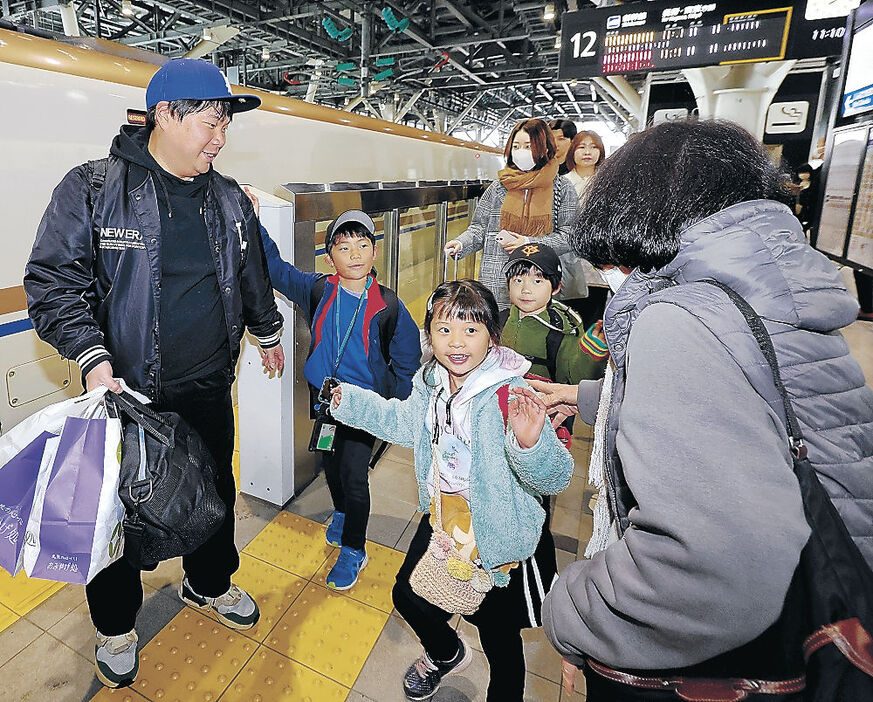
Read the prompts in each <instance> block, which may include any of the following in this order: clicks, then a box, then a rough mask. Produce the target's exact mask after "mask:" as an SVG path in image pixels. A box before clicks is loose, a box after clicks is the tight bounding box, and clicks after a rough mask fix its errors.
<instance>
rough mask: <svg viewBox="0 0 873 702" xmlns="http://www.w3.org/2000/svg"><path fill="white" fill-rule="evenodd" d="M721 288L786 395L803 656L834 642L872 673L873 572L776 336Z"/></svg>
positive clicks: (737, 298)
mask: <svg viewBox="0 0 873 702" xmlns="http://www.w3.org/2000/svg"><path fill="white" fill-rule="evenodd" d="M704 282H706V283H709V284H710V285H714V286H716V287H717V288H720V289H721V290H723V291H724V292H725V293H726V294H727V296H728V297H729V298H730V300H731V302H732V303H733V304H734V305H735V306H736V307H737V309H738V310H739V311H740V312H741V313H742V315H743V317H744V318H745V320H746V322H747V324H748V325H749V328H750V329H751V330H752V334H753V335H754V337H755V340H756V341H757V342H758V346H759V347H760V348H761V352H762V353H763V354H764V358H766V359H767V363H768V364H769V365H770V370H771V372H772V374H773V382H774V384H775V385H776V389H777V390H778V391H779V394H780V395H781V396H782V405H783V407H784V409H785V420H786V423H787V429H788V439H789V444H790V450H791V456H792V459H793V464H794V474H795V475H796V476H797V480H798V482H799V483H800V491H801V496H802V498H803V509H804V512H805V514H806V520H807V522H808V523H809V526H810V529H811V534H810V539H809V541H808V542H807V545H806V546H805V547H804V549H803V552H802V553H801V556H800V565H799V566H798V567H799V568H801V570H802V572H803V579H804V581H805V584H806V587H807V596H808V600H809V601H808V602H807V609H808V612H807V614H808V620H809V631H812V634H810V635H809V636H808V637H807V639H806V640H805V641H804V644H803V653H804V658H805V659H806V660H807V664H808V665H810V664H811V662H810V657H811V656H812V655H813V653H815V652H816V651H818V650H819V649H821V648H822V647H823V646H825V645H827V644H830V643H833V644H834V645H835V646H836V648H837V649H838V650H839V651H840V653H841V654H842V655H843V656H844V657H845V658H846V659H847V660H848V661H849V662H850V663H851V664H852V665H854V666H855V667H856V668H857V669H858V670H860V671H862V672H863V673H865V674H866V675H868V676H871V677H873V637H871V635H870V632H873V572H871V570H870V567H869V566H868V565H867V562H866V561H865V560H864V557H863V556H862V555H861V552H860V551H859V550H858V547H857V546H856V545H855V542H854V541H852V538H851V536H850V535H849V532H848V529H846V525H845V523H844V522H843V520H842V518H841V517H840V515H839V512H837V509H836V507H834V504H833V502H832V501H831V499H830V496H829V495H828V493H827V492H826V491H825V489H824V487H823V486H822V484H821V482H820V481H819V479H818V475H817V474H816V472H815V468H813V466H812V464H811V463H810V462H809V459H808V458H807V449H806V446H805V445H804V443H803V435H802V434H801V431H800V423H799V422H798V421H797V415H796V414H795V413H794V408H793V407H792V405H791V400H790V399H789V397H788V392H787V391H786V390H785V385H784V384H783V382H782V375H781V373H780V372H779V363H778V361H777V359H776V351H775V349H774V348H773V341H772V339H771V338H770V334H769V333H768V332H767V329H766V327H765V326H764V323H763V322H762V321H761V318H760V317H759V316H758V315H757V313H756V312H755V310H753V309H752V307H751V305H749V303H748V302H746V300H745V299H743V297H742V296H740V295H739V294H738V293H736V292H735V291H733V290H732V289H731V288H729V287H728V286H726V285H724V284H722V283H719V282H716V281H711V280H707V281H704Z"/></svg>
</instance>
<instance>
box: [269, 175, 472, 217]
mask: <svg viewBox="0 0 873 702" xmlns="http://www.w3.org/2000/svg"><path fill="white" fill-rule="evenodd" d="M288 185H289V187H285V186H282V185H280V186H279V187H277V188H276V190H275V193H274V194H275V195H276V196H277V197H280V198H282V199H283V200H288V201H289V202H293V203H294V221H295V222H312V221H315V222H320V221H326V220H332V219H335V218H336V217H338V216H339V215H340V214H342V213H343V212H345V211H346V210H363V211H364V212H367V213H370V214H374V213H380V212H390V211H391V210H396V209H402V208H405V207H425V206H427V205H436V204H438V203H441V202H458V201H460V200H471V199H473V198H477V197H479V196H480V195H481V194H482V193H483V192H484V190H485V188H486V187H488V184H487V183H466V184H458V185H454V184H453V185H435V186H432V185H428V186H417V187H407V188H390V187H389V188H387V189H367V190H337V191H327V192H295V191H294V190H293V189H292V187H293V186H294V185H296V184H291V183H289V184H288Z"/></svg>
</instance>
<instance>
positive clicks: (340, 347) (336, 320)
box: [331, 276, 373, 377]
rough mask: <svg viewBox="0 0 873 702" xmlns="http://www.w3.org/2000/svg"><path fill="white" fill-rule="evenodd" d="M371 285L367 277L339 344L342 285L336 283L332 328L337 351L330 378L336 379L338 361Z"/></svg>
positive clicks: (370, 280) (369, 278) (371, 280)
mask: <svg viewBox="0 0 873 702" xmlns="http://www.w3.org/2000/svg"><path fill="white" fill-rule="evenodd" d="M372 284H373V279H372V278H371V277H370V276H367V284H366V285H365V286H364V292H362V293H361V297H359V298H358V306H357V307H356V308H355V313H354V314H353V315H352V321H351V322H349V327H348V329H346V335H345V336H344V337H343V340H342V342H340V299H341V298H342V294H343V291H342V287H343V286H342V285H341V284H340V283H339V281H337V284H336V285H337V291H336V304H335V305H334V326H335V327H336V342H337V350H336V361H335V362H334V364H333V373H331V377H336V374H337V371H338V370H339V365H340V361H341V360H342V357H343V354H344V353H345V350H346V345H347V344H348V343H349V337H350V336H351V335H352V331H353V330H354V328H355V322H356V321H357V319H358V313H359V312H360V311H361V307H363V306H364V303H365V302H366V301H367V292H368V291H369V290H370V286H371V285H372Z"/></svg>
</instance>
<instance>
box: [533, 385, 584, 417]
mask: <svg viewBox="0 0 873 702" xmlns="http://www.w3.org/2000/svg"><path fill="white" fill-rule="evenodd" d="M527 382H528V384H529V385H530V386H531V387H532V388H533V389H534V390H536V391H537V392H538V393H539V397H540V399H541V400H542V402H543V404H545V406H546V412H547V413H548V415H549V417H550V418H551V420H552V426H553V427H555V428H556V429H557V428H558V427H559V426H561V423H562V422H563V421H564V420H565V419H566V418H567V417H572V416H573V415H574V414H578V413H579V410H578V409H577V408H576V391H577V390H578V387H577V386H575V385H562V384H561V383H549V382H547V381H545V380H528V381H527Z"/></svg>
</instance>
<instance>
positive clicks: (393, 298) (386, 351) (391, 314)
mask: <svg viewBox="0 0 873 702" xmlns="http://www.w3.org/2000/svg"><path fill="white" fill-rule="evenodd" d="M376 284H377V285H379V284H378V283H376ZM379 292H381V293H382V299H383V300H385V312H384V313H382V314H380V315H379V317H378V319H377V322H376V323H377V324H378V325H379V341H380V343H381V346H382V358H384V359H385V362H386V363H387V364H388V365H389V366H390V365H391V340H392V339H393V338H394V332H395V331H397V315H398V314H399V312H400V302H399V301H398V299H397V293H395V292H394V291H393V290H392V289H391V288H386V287H385V286H384V285H379Z"/></svg>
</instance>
